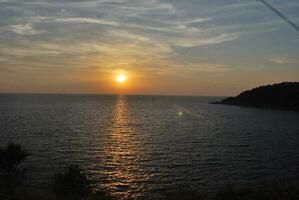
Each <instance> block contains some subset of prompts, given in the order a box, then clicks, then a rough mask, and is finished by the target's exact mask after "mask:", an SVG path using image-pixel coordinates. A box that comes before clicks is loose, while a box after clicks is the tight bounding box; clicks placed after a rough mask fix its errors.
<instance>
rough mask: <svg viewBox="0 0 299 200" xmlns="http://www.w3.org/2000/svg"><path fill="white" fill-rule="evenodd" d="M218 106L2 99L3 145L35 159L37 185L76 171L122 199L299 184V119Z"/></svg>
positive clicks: (182, 100) (88, 98)
mask: <svg viewBox="0 0 299 200" xmlns="http://www.w3.org/2000/svg"><path fill="white" fill-rule="evenodd" d="M215 100H219V98H215V97H214V98H212V97H170V96H169V97H168V96H165V97H162V96H101V95H13V94H11V95H7V94H2V95H0V136H1V141H0V144H1V145H5V144H6V143H7V142H9V141H13V142H17V143H21V144H22V145H23V146H24V147H25V148H26V149H27V150H28V151H29V152H31V153H32V154H33V155H32V156H30V157H29V158H28V160H27V161H26V166H27V167H28V179H30V180H31V181H32V182H33V183H34V184H35V185H40V186H41V185H43V184H46V183H47V182H48V181H49V178H51V176H52V175H53V173H55V172H56V171H57V170H61V169H62V168H63V167H64V166H65V165H67V164H78V165H80V166H81V167H82V168H83V169H84V170H85V171H86V172H87V174H88V176H89V178H90V179H91V180H92V182H93V184H94V186H95V188H105V189H106V190H107V191H109V192H110V193H111V194H113V195H116V196H121V197H125V198H126V197H128V198H129V197H131V198H139V197H140V198H141V197H152V198H158V197H159V195H160V194H161V191H164V190H170V189H171V188H176V187H177V185H180V186H188V187H190V188H193V189H202V190H204V191H213V190H215V189H217V188H219V187H222V186H225V185H227V184H237V185H250V184H255V183H256V182H258V181H263V180H266V179H273V178H274V179H285V180H298V177H299V176H298V175H299V113H298V112H297V113H296V112H287V111H277V110H265V109H255V108H245V107H237V106H226V105H215V104H209V103H208V102H210V101H215Z"/></svg>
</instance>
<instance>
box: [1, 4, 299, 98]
mask: <svg viewBox="0 0 299 200" xmlns="http://www.w3.org/2000/svg"><path fill="white" fill-rule="evenodd" d="M269 2H270V3H272V4H273V5H274V6H275V7H276V8H277V9H279V10H280V11H281V12H283V13H284V14H285V15H287V16H288V17H289V18H291V19H293V21H294V22H295V23H298V22H299V14H298V12H297V11H298V8H299V4H298V2H295V1H291V0H288V1H281V2H279V1H274V0H269ZM298 53H299V39H298V32H296V31H295V30H294V29H292V27H290V26H289V25H288V24H286V23H285V22H284V21H283V20H282V19H281V18H279V17H277V16H276V15H275V14H273V12H271V11H270V10H269V9H268V8H266V7H265V6H264V5H262V4H260V3H259V2H258V1H237V0H228V1H225V2H224V1H219V0H199V1H189V0H186V1H179V0H175V1H166V0H148V1H139V0H111V1H103V0H88V1H79V0H78V1H75V2H74V1H67V0H63V1H51V2H50V1H43V0H41V1H16V0H9V1H8V0H2V1H0V92H33V93H35V92H36V93H102V94H115V93H116V94H165V95H169V94H171V95H212V96H226V95H236V94H238V93H239V92H241V91H242V90H244V89H249V88H252V87H256V86H258V85H263V84H269V83H274V82H282V81H299V67H298V64H299V60H298V58H297V57H298ZM118 74H125V75H126V76H127V80H126V81H125V83H122V84H120V83H118V82H117V81H116V80H115V78H116V76H117V75H118Z"/></svg>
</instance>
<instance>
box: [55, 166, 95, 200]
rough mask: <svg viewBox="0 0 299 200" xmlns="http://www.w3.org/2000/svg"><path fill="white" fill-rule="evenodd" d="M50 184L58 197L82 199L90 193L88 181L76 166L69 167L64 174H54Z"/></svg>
mask: <svg viewBox="0 0 299 200" xmlns="http://www.w3.org/2000/svg"><path fill="white" fill-rule="evenodd" d="M52 184H53V189H54V192H55V193H56V194H58V195H68V196H69V195H71V196H76V197H82V196H86V195H89V194H90V192H91V185H90V181H89V180H88V178H87V177H86V175H85V174H84V173H83V172H82V170H81V169H80V168H79V167H78V166H76V165H70V166H69V167H68V168H67V170H66V171H65V172H64V173H57V174H55V175H54V179H53V183H52Z"/></svg>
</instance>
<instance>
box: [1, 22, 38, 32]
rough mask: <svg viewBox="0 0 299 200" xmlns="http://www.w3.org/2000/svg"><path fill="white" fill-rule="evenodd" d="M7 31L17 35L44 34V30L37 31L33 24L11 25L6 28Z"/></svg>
mask: <svg viewBox="0 0 299 200" xmlns="http://www.w3.org/2000/svg"><path fill="white" fill-rule="evenodd" d="M6 30H8V31H11V32H13V33H15V34H17V35H36V34H40V33H43V32H44V31H42V30H37V29H35V28H34V25H33V24H32V23H26V24H16V25H9V26H7V27H6Z"/></svg>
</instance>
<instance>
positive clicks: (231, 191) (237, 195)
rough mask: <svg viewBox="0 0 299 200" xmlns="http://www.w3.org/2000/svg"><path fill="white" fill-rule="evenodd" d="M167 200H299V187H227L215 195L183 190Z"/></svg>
mask: <svg viewBox="0 0 299 200" xmlns="http://www.w3.org/2000/svg"><path fill="white" fill-rule="evenodd" d="M164 199H165V200H298V199H299V186H297V185H283V184H279V185H274V184H271V185H265V186H262V187H256V188H252V187H250V188H238V187H231V186H230V187H226V188H223V189H221V190H219V191H218V192H215V193H213V194H207V193H204V192H198V191H190V190H183V191H179V192H174V193H172V194H167V195H166V196H165V198H164Z"/></svg>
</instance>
